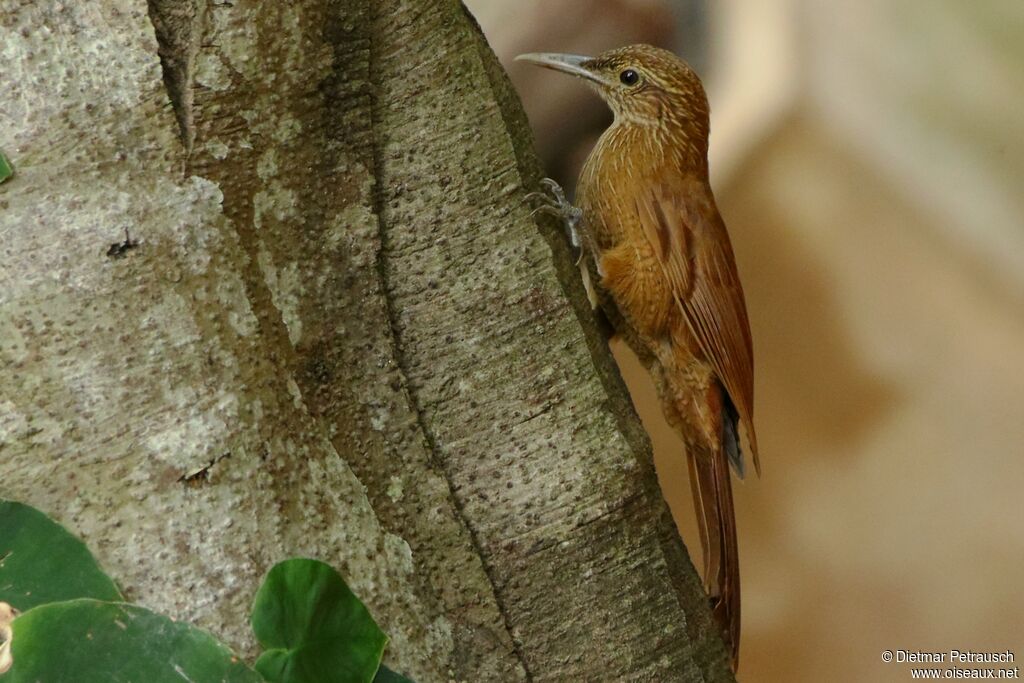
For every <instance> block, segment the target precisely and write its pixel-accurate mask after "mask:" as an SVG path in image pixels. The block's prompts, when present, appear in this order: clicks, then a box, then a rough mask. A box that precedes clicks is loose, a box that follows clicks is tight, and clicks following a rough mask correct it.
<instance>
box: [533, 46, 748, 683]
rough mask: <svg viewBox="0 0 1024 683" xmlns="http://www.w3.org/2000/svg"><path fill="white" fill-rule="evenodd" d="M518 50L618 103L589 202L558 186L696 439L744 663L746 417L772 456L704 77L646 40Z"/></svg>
mask: <svg viewBox="0 0 1024 683" xmlns="http://www.w3.org/2000/svg"><path fill="white" fill-rule="evenodd" d="M517 59H521V60H524V61H528V62H533V63H534V64H538V65H540V66H544V67H547V68H550V69H556V70H558V71H564V72H566V73H569V74H573V75H575V76H579V77H581V78H583V79H586V81H587V82H588V83H589V84H590V85H592V86H593V87H594V89H596V90H597V92H598V93H599V94H600V95H601V97H602V98H603V99H604V100H605V102H607V103H608V105H609V106H610V107H611V109H612V111H613V113H614V114H615V121H614V123H613V124H612V125H611V127H609V128H608V129H607V130H606V131H605V132H604V134H603V135H601V138H600V139H599V140H598V142H597V144H596V146H595V147H594V150H593V151H592V152H591V154H590V156H589V158H588V159H587V161H586V164H585V165H584V167H583V172H582V174H581V176H580V180H579V185H578V187H577V204H578V206H579V208H578V209H577V208H575V207H572V206H571V205H569V204H568V202H566V201H565V199H564V195H563V194H562V193H561V189H560V188H558V187H557V185H556V184H555V183H554V182H553V181H548V182H547V185H548V187H549V189H551V190H552V191H553V192H554V194H555V197H556V200H557V201H556V206H557V208H558V211H559V212H560V213H562V214H563V215H564V216H565V217H566V218H567V220H568V222H569V224H570V228H572V230H573V235H574V241H576V240H577V239H579V240H580V241H582V245H581V246H582V249H583V255H584V256H585V257H586V258H587V260H588V261H589V264H584V266H585V268H586V272H585V273H584V275H585V278H586V276H587V273H589V268H591V267H592V268H593V269H594V271H596V273H595V274H596V280H597V281H598V286H597V287H596V288H594V289H595V290H596V291H595V292H594V294H596V299H597V301H599V302H600V304H601V306H602V308H603V309H604V310H605V313H606V314H607V316H608V317H609V319H610V320H611V321H612V323H613V325H614V326H615V328H616V331H617V332H618V333H619V334H620V335H622V337H623V338H624V339H625V340H626V342H627V343H628V344H629V345H630V347H632V349H633V351H634V352H636V354H637V356H639V357H640V360H641V361H642V362H643V363H644V365H645V366H646V367H647V369H648V371H649V372H650V373H651V374H652V376H653V377H654V380H655V384H656V385H657V387H658V394H659V396H660V398H661V403H662V409H663V410H664V413H665V416H666V417H667V419H668V422H669V423H670V424H671V425H672V426H673V427H674V428H675V429H676V430H677V431H678V432H679V434H680V435H681V436H682V438H683V441H684V443H685V444H686V453H687V459H688V462H689V468H690V484H691V487H692V490H693V498H694V506H695V508H696V510H697V519H698V522H699V527H700V536H701V545H702V547H703V549H704V583H705V586H706V588H707V591H708V594H709V596H710V597H711V607H712V612H713V614H714V617H715V619H716V621H717V622H718V624H719V626H720V627H721V629H722V633H723V636H724V638H725V641H726V644H727V646H728V648H729V650H730V652H731V654H732V663H733V667H734V668H735V666H736V664H737V661H738V653H739V642H740V577H739V557H738V555H737V543H736V521H735V515H734V511H733V500H732V486H731V483H730V478H729V464H730V463H731V464H732V466H733V468H734V469H735V470H736V473H737V474H738V475H739V476H740V477H741V478H742V477H743V472H744V462H743V454H742V452H741V450H740V438H739V422H740V421H742V422H743V424H744V426H745V428H746V432H747V437H748V440H749V443H750V452H751V454H752V456H753V461H754V467H755V469H756V470H757V472H758V474H760V472H761V468H760V464H759V463H758V458H757V439H756V436H755V434H754V425H753V417H754V360H753V349H752V344H751V339H750V326H749V323H748V322H747V310H746V304H745V303H744V300H743V289H742V287H741V286H740V279H739V275H738V274H737V272H736V262H735V260H734V258H733V252H732V246H731V244H730V243H729V235H728V234H727V233H726V230H725V224H724V223H723V221H722V217H721V216H720V215H719V213H718V207H717V206H716V205H715V198H714V196H713V195H712V192H711V185H710V182H709V180H708V156H707V155H708V131H709V118H710V115H709V109H708V100H707V96H706V95H705V93H704V87H703V86H702V85H701V82H700V79H699V78H698V77H697V74H696V73H694V71H693V69H691V68H690V67H689V66H688V65H687V64H686V63H685V62H683V61H682V60H680V59H679V58H678V57H676V56H675V55H673V54H672V53H670V52H668V51H666V50H662V49H659V48H655V47H651V46H649V45H633V46H630V47H624V48H621V49H617V50H611V51H609V52H605V53H603V54H601V55H599V56H597V57H593V58H591V57H581V56H576V55H562V54H527V55H520V56H519V57H517ZM577 233H578V238H577V237H576V235H577ZM590 277H591V278H594V275H590Z"/></svg>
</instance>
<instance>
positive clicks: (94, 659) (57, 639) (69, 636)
mask: <svg viewBox="0 0 1024 683" xmlns="http://www.w3.org/2000/svg"><path fill="white" fill-rule="evenodd" d="M12 627H13V631H14V635H13V638H12V640H11V655H12V659H13V662H14V663H13V666H12V667H11V669H10V670H9V671H8V672H7V673H6V674H3V675H0V683H34V682H35V681H46V682H47V683H61V682H64V681H66V682H68V683H71V682H74V683H93V682H94V681H95V682H96V683H101V682H102V683H115V682H121V681H124V682H127V681H135V682H138V683H163V682H164V681H167V683H171V682H172V681H173V682H174V683H183V681H195V682H196V683H200V682H201V683H207V682H211V683H212V682H214V681H217V682H223V683H261V679H260V677H259V676H258V675H257V674H256V672H255V671H253V670H252V669H250V668H249V667H247V666H245V664H243V663H242V662H241V661H239V659H238V658H237V657H236V656H234V655H233V654H232V653H231V651H230V650H228V649H227V648H226V647H224V646H223V645H222V644H220V643H219V642H218V641H217V640H216V639H215V638H214V637H213V636H211V635H210V634H209V633H206V632H205V631H202V630H200V629H197V628H195V627H192V626H189V625H187V624H184V623H181V622H175V621H171V620H170V619H168V618H167V617H164V616H161V615H159V614H155V613H153V612H150V611H149V610H147V609H144V608H142V607H138V606H136V605H129V604H126V603H117V602H100V601H98V600H89V599H82V600H71V601H68V602H55V603H50V604H48V605H42V606H41V607H36V608H34V609H32V610H29V611H28V612H25V613H24V614H22V615H21V616H19V617H18V618H17V619H15V620H14V622H13V624H12Z"/></svg>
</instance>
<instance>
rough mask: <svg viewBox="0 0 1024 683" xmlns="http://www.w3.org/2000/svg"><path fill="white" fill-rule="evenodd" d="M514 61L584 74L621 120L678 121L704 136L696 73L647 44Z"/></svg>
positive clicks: (703, 103)
mask: <svg viewBox="0 0 1024 683" xmlns="http://www.w3.org/2000/svg"><path fill="white" fill-rule="evenodd" d="M516 59H517V60H521V61H524V62H531V63H533V64H537V65H539V66H543V67H546V68H548V69H554V70H556V71H563V72H565V73H568V74H572V75H574V76H579V77H580V78H583V79H585V80H586V81H587V82H588V83H590V85H591V86H593V87H594V89H596V90H597V92H598V93H599V94H600V95H601V97H602V98H604V100H605V102H607V103H608V106H610V107H611V109H612V111H613V112H614V114H615V117H616V120H618V121H621V122H622V123H632V124H639V125H656V126H659V127H672V126H673V124H674V125H675V126H682V127H683V129H684V130H685V132H687V133H689V134H691V135H696V136H697V137H698V138H699V137H703V139H704V141H705V142H706V140H707V132H708V118H709V112H708V100H707V95H705V93H704V86H703V85H701V82H700V78H698V76H697V74H696V73H695V72H694V71H693V69H691V68H690V66H689V65H688V64H687V63H686V62H684V61H683V60H681V59H679V58H678V57H676V56H675V55H674V54H672V53H671V52H669V51H668V50H663V49H661V48H657V47H652V46H651V45H630V46H628V47H622V48H618V49H615V50H609V51H607V52H603V53H601V54H600V55H598V56H596V57H583V56H580V55H566V54H554V53H530V54H525V55H519V56H518V57H516Z"/></svg>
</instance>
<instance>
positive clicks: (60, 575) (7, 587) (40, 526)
mask: <svg viewBox="0 0 1024 683" xmlns="http://www.w3.org/2000/svg"><path fill="white" fill-rule="evenodd" d="M74 598H96V599H97V600H121V599H122V598H121V593H120V591H118V590H117V586H115V585H114V582H113V581H112V580H111V579H110V577H109V576H107V575H106V574H104V573H103V571H102V570H101V569H100V568H99V565H98V564H96V560H95V559H93V556H92V554H90V553H89V550H88V549H87V548H86V547H85V544H84V543H82V542H81V541H80V540H78V539H77V538H75V537H74V536H72V535H71V534H70V533H68V532H67V531H65V530H64V528H63V527H62V526H60V525H59V524H57V523H56V522H54V521H53V520H51V519H50V518H49V517H47V516H46V515H44V514H43V513H42V512H39V510H36V509H35V508H32V507H29V506H28V505H22V504H21V503H12V502H10V501H5V500H0V602H7V603H10V604H11V605H13V606H14V607H15V608H16V609H18V610H21V611H22V612H25V611H27V610H29V609H31V608H33V607H35V606H37V605H42V604H45V603H48V602H58V601H61V600H72V599H74Z"/></svg>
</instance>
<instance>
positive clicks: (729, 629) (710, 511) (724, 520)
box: [687, 449, 740, 669]
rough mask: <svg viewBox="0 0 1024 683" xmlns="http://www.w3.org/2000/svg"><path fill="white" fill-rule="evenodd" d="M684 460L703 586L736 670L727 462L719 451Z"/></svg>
mask: <svg viewBox="0 0 1024 683" xmlns="http://www.w3.org/2000/svg"><path fill="white" fill-rule="evenodd" d="M687 459H688V461H689V465H690V485H691V487H692V488H693V504H694V507H695V508H696V510H697V525H698V527H699V528H700V542H701V546H702V547H703V549H704V586H705V588H706V589H707V592H708V595H709V596H710V598H711V612H712V614H713V615H714V618H715V622H716V623H717V624H718V626H719V628H720V629H721V630H722V634H723V638H724V639H725V642H726V646H727V648H728V649H729V652H730V655H731V657H732V666H733V669H735V668H736V665H737V662H738V657H739V648H740V564H739V554H738V551H737V543H736V516H735V512H734V511H733V504H732V482H731V480H730V478H729V463H728V461H727V460H726V455H725V453H724V452H722V451H721V450H719V451H717V452H708V451H703V452H692V449H687Z"/></svg>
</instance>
